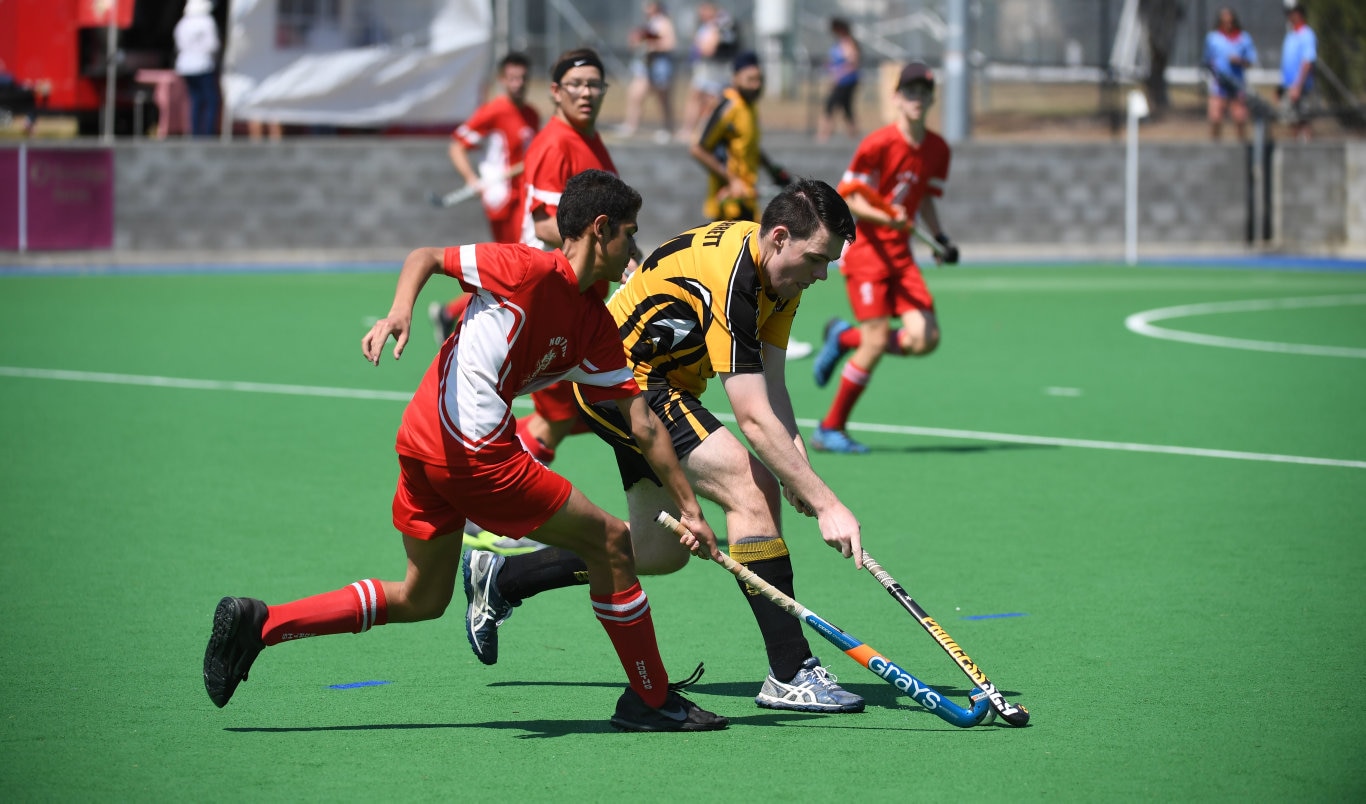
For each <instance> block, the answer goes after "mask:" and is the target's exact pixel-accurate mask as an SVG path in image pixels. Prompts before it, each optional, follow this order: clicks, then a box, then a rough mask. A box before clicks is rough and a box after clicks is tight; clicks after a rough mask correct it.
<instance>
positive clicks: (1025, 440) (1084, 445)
mask: <svg viewBox="0 0 1366 804" xmlns="http://www.w3.org/2000/svg"><path fill="white" fill-rule="evenodd" d="M0 377H20V378H26V379H36V380H66V381H70V382H95V383H110V384H114V385H140V386H151V387H156V388H181V389H188V390H194V391H238V392H245V393H256V394H284V395H287V396H322V397H333V398H343V399H377V400H382V401H388V402H407V401H408V400H409V399H411V398H412V393H411V392H399V391H370V390H365V389H362V388H328V387H326V386H315V385H277V384H274V383H262V382H231V381H222V380H191V379H184V378H179V377H157V376H148V375H141V374H109V373H104V372H90V371H64V370H60V369H31V368H19V367H15V366H0ZM516 405H517V407H530V402H528V401H525V400H522V399H519V400H517V402H516ZM715 415H716V417H717V418H718V419H722V420H724V421H730V422H733V421H735V417H734V416H732V415H730V414H727V413H717V414H715ZM797 424H798V425H800V426H802V427H806V428H811V427H815V426H816V424H818V422H817V421H816V420H815V419H798V420H797ZM849 429H850V430H859V431H863V432H869V433H891V434H894V435H916V436H927V437H930V438H954V439H961V440H965V441H997V442H1004V443H1007V444H1033V445H1036V446H1046V447H1074V448H1078V449H1098V450H1109V451H1113V452H1147V453H1156V454H1162V455H1186V456H1191V457H1197V458H1223V459H1225V460H1236V461H1260V462H1263V463H1293V464H1304V465H1309V466H1334V467H1339V468H1346V469H1366V461H1349V460H1338V459H1335V458H1313V457H1307V456H1302V455H1277V454H1275V453H1266V452H1239V451H1236V450H1226V449H1203V448H1200V447H1176V446H1167V445H1162V444H1134V443H1128V442H1124V441H1095V440H1091V439H1082V438H1056V437H1053V436H1032V435H1019V434H1015V433H991V432H983V431H981V430H951V429H946V428H942V427H911V426H907V425H892V424H863V423H860V422H850V423H849Z"/></svg>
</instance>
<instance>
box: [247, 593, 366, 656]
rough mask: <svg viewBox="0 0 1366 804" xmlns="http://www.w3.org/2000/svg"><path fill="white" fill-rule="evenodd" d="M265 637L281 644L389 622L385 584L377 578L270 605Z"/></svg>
mask: <svg viewBox="0 0 1366 804" xmlns="http://www.w3.org/2000/svg"><path fill="white" fill-rule="evenodd" d="M269 611H270V613H269V615H268V616H267V617H266V625H265V627H264V628H263V629H262V633H261V639H262V640H263V641H264V642H265V643H266V644H267V645H278V644H279V643H281V642H285V641H288V640H291V639H303V638H304V637H312V636H324V635H326V634H359V633H361V632H362V631H369V630H370V627H371V626H375V625H384V624H385V623H387V622H388V621H389V605H388V603H387V602H386V601H385V599H384V587H383V585H381V584H380V582H379V581H378V580H376V579H374V578H369V579H367V580H364V581H356V582H355V583H353V584H351V585H350V586H348V587H345V588H344V589H338V590H336V591H334V592H326V593H324V594H321V595H314V596H313V597H306V598H304V599H303V600H296V601H294V602H293V603H284V604H281V605H279V606H270V607H269Z"/></svg>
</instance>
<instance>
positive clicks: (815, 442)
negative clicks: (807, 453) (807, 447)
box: [811, 425, 868, 455]
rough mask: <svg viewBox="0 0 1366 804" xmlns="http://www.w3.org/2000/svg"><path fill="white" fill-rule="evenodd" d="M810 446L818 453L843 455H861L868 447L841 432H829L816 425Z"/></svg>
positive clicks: (829, 430)
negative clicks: (838, 453)
mask: <svg viewBox="0 0 1366 804" xmlns="http://www.w3.org/2000/svg"><path fill="white" fill-rule="evenodd" d="M811 446H812V447H814V448H815V449H816V450H817V451H819V452H840V453H844V454H845V455H863V454H864V453H866V452H868V447H867V446H865V445H863V444H860V443H859V442H857V441H855V440H854V439H852V438H850V437H849V434H848V433H846V432H844V431H843V430H831V429H828V428H825V427H821V426H820V425H816V432H815V433H813V434H812V436H811Z"/></svg>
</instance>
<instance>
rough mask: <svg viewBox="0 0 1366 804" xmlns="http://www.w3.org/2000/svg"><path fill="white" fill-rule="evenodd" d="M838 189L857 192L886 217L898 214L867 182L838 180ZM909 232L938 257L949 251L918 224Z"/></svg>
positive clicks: (893, 216)
mask: <svg viewBox="0 0 1366 804" xmlns="http://www.w3.org/2000/svg"><path fill="white" fill-rule="evenodd" d="M840 191H841V192H851V193H857V194H858V195H859V196H861V197H862V198H863V200H865V201H867V202H868V203H870V204H872V205H873V206H874V207H875V208H876V209H877V210H878V211H879V212H883V213H886V214H887V216H888V217H892V218H895V217H896V216H897V214H898V213H897V211H896V210H895V209H893V208H892V205H891V204H889V203H887V201H886V199H884V198H883V197H882V196H881V195H878V192H877V190H874V189H873V188H872V187H870V186H869V185H868V183H867V182H863V181H842V182H840ZM910 234H911V236H913V237H915V239H917V240H919V241H920V242H922V243H924V244H925V245H927V246H929V247H930V250H931V251H933V252H934V253H935V254H937V255H939V256H940V257H943V256H946V255H947V254H948V253H949V252H948V249H947V248H945V247H944V244H943V243H940V242H939V241H938V240H935V239H934V238H933V237H930V236H929V235H927V234H925V233H924V232H922V231H920V227H919V226H912V227H911V232H910Z"/></svg>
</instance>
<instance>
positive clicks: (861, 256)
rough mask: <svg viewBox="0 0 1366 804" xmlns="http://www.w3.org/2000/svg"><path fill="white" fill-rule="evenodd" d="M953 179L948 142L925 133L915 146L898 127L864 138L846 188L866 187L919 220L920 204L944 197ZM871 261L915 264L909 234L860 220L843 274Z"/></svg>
mask: <svg viewBox="0 0 1366 804" xmlns="http://www.w3.org/2000/svg"><path fill="white" fill-rule="evenodd" d="M948 178H949V144H948V143H947V142H945V141H944V138H943V137H940V136H939V135H938V134H936V133H934V132H933V131H926V132H925V138H924V140H922V141H921V143H920V145H919V146H916V145H912V144H911V143H909V142H907V141H906V137H905V136H904V135H903V134H902V133H901V129H899V128H897V126H896V124H895V123H893V124H891V125H887V126H883V127H882V128H880V129H878V130H876V131H874V132H872V133H871V134H869V135H868V136H867V137H864V138H863V142H861V143H859V146H858V150H856V151H855V152H854V158H853V160H852V161H851V162H850V163H849V169H848V170H846V171H845V172H844V176H843V178H842V179H841V183H843V182H854V181H858V182H863V183H864V184H867V185H868V186H869V187H872V188H873V189H874V190H876V191H877V192H878V195H880V196H882V198H883V199H884V200H885V201H886V202H887V203H889V204H896V205H898V206H900V207H902V208H904V209H905V210H906V216H907V217H908V218H909V219H911V220H912V221H914V220H915V216H916V213H917V212H918V211H919V210H920V201H921V199H923V198H924V197H925V196H926V195H927V194H928V195H930V196H932V197H934V198H939V197H941V196H943V195H944V184H945V183H946V182H947V181H948ZM869 262H878V263H882V264H883V266H884V268H883V270H885V269H886V268H889V267H902V266H900V265H897V263H910V264H914V261H913V259H912V257H911V247H910V243H909V242H908V240H907V237H906V233H905V232H898V231H897V230H895V229H893V228H892V227H890V226H878V225H876V224H872V223H868V222H866V221H859V222H858V237H857V238H855V240H854V243H853V244H852V245H851V246H849V250H848V251H847V252H845V255H844V266H845V271H844V272H845V274H846V275H849V273H850V271H851V270H854V271H859V270H861V266H863V265H866V264H867V263H869ZM868 267H870V268H871V267H872V266H868Z"/></svg>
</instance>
